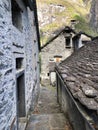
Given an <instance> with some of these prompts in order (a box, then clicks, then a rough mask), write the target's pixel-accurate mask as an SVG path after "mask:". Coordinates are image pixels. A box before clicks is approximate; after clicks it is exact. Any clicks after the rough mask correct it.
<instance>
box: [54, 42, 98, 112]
mask: <svg viewBox="0 0 98 130" xmlns="http://www.w3.org/2000/svg"><path fill="white" fill-rule="evenodd" d="M56 70H57V71H58V72H59V73H60V75H61V76H62V79H63V80H64V82H65V83H66V85H67V87H68V89H69V90H70V92H71V93H72V95H73V96H74V98H77V99H78V101H79V102H80V103H81V104H83V105H84V106H86V107H87V108H88V109H92V110H98V96H97V95H98V43H97V42H94V41H92V42H91V43H90V42H89V43H87V44H86V45H85V46H83V47H82V48H80V49H79V50H78V51H77V52H75V53H73V54H72V55H71V56H70V57H68V58H67V59H66V60H64V61H62V63H60V64H59V65H58V66H57V67H56Z"/></svg>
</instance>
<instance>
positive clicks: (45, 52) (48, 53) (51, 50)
mask: <svg viewBox="0 0 98 130" xmlns="http://www.w3.org/2000/svg"><path fill="white" fill-rule="evenodd" d="M72 51H73V49H72V48H66V44H65V38H64V36H63V35H59V36H58V37H57V38H56V39H55V40H54V41H52V42H51V43H50V44H48V45H47V46H46V47H44V48H43V49H42V50H41V78H42V80H43V79H47V78H49V76H48V73H49V60H54V56H55V55H60V56H62V60H64V59H65V58H67V57H68V56H70V55H71V53H72Z"/></svg>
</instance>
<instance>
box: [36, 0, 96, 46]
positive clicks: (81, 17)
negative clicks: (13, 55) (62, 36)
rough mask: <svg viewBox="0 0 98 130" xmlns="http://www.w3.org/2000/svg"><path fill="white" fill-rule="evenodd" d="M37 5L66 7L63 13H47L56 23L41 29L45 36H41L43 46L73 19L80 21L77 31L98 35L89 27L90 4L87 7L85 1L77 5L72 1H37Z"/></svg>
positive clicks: (78, 2)
mask: <svg viewBox="0 0 98 130" xmlns="http://www.w3.org/2000/svg"><path fill="white" fill-rule="evenodd" d="M37 3H38V4H41V5H45V4H47V5H49V6H50V4H53V5H61V6H62V7H65V9H64V10H63V11H62V12H60V11H59V10H56V11H54V12H53V14H51V13H50V12H47V14H46V15H49V16H50V15H51V16H54V17H55V21H51V23H50V24H47V25H45V26H43V27H42V28H41V32H43V33H44V34H45V35H41V43H42V45H43V44H45V43H46V42H47V41H48V40H49V39H50V37H51V33H52V32H54V31H55V30H57V29H58V28H61V27H63V26H65V25H70V20H72V19H76V20H77V21H79V22H78V24H77V25H76V29H77V31H84V30H85V32H86V33H88V34H90V35H93V36H96V35H97V33H96V32H94V31H93V30H92V29H91V27H90V26H89V21H88V20H87V19H88V14H89V10H90V2H88V4H86V6H85V5H84V4H83V0H77V2H76V3H74V2H73V1H72V0H37ZM48 13H49V14H48Z"/></svg>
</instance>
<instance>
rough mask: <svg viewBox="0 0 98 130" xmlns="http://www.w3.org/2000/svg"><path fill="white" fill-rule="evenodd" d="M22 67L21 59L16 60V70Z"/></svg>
mask: <svg viewBox="0 0 98 130" xmlns="http://www.w3.org/2000/svg"><path fill="white" fill-rule="evenodd" d="M22 66H23V58H16V69H21V68H22Z"/></svg>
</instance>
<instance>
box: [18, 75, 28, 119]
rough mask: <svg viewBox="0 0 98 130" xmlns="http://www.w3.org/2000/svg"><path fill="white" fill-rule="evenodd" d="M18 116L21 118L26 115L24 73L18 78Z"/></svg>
mask: <svg viewBox="0 0 98 130" xmlns="http://www.w3.org/2000/svg"><path fill="white" fill-rule="evenodd" d="M17 114H18V117H19V118H20V117H25V115H26V111H25V83H24V73H23V74H22V75H20V76H19V77H18V78H17Z"/></svg>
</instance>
